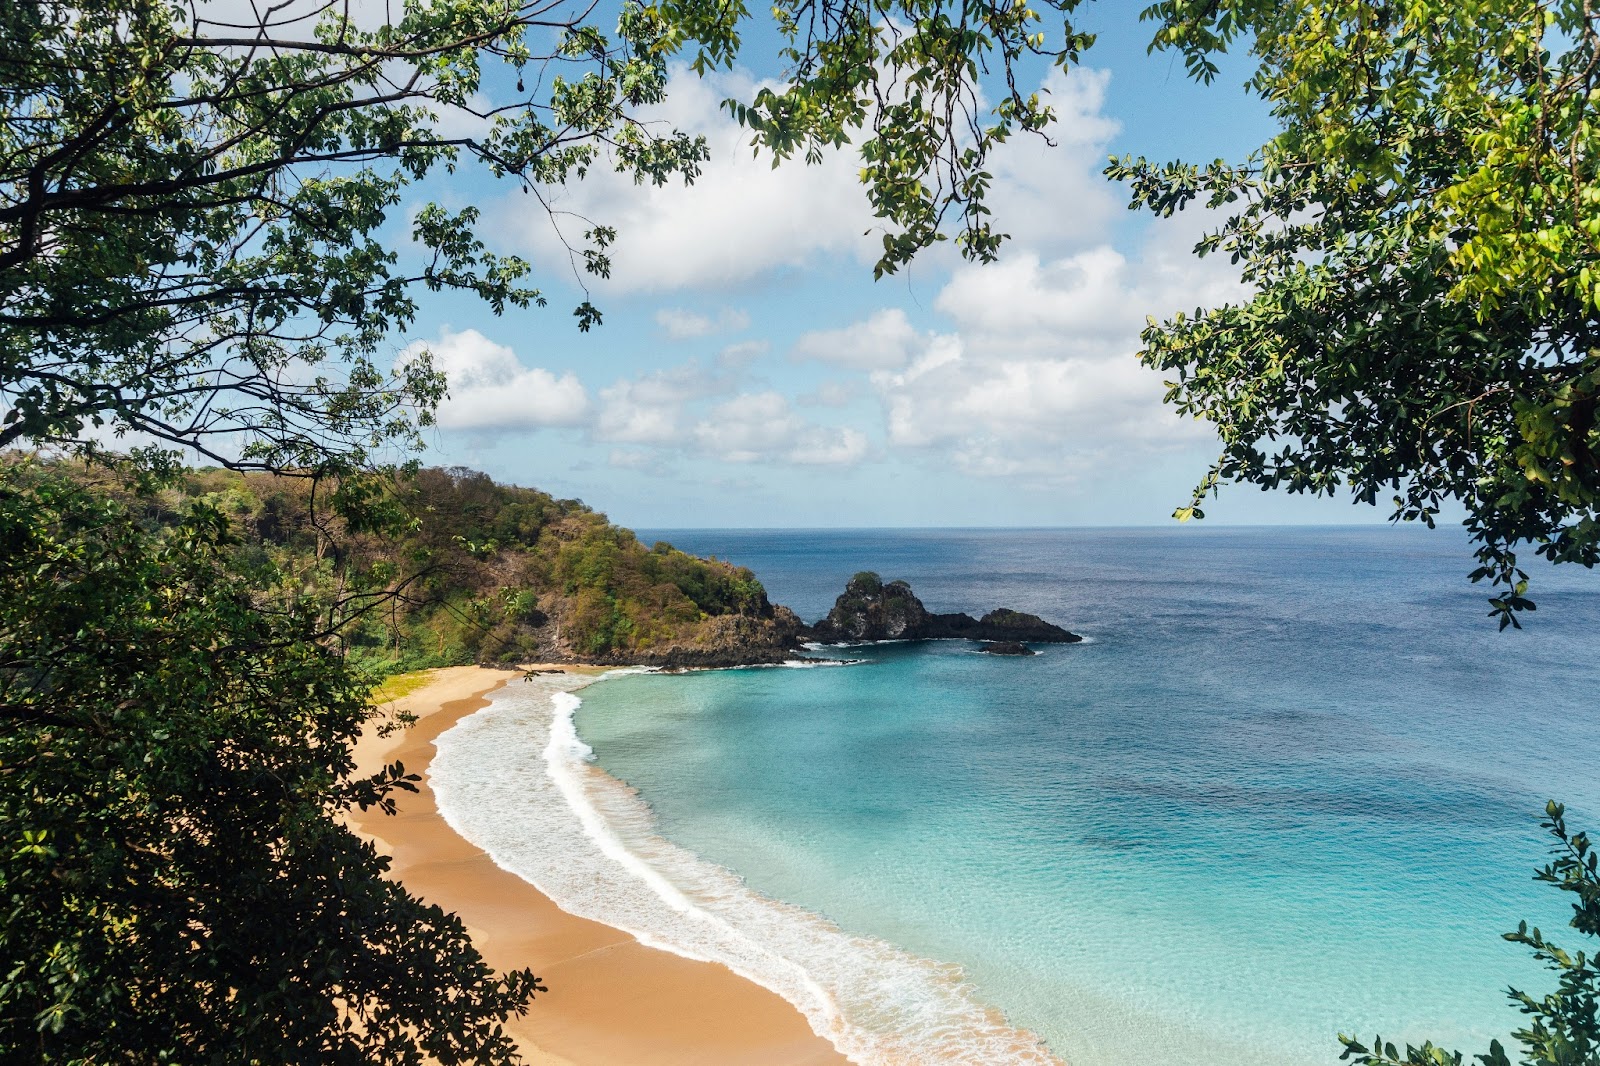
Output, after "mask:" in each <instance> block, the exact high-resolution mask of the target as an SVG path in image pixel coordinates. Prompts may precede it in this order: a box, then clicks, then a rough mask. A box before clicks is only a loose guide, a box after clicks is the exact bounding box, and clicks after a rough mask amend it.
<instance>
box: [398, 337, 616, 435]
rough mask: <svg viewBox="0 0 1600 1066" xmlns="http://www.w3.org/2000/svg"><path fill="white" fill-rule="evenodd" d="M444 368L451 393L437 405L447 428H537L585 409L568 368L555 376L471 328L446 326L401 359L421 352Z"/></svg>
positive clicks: (572, 421) (569, 419) (579, 417)
mask: <svg viewBox="0 0 1600 1066" xmlns="http://www.w3.org/2000/svg"><path fill="white" fill-rule="evenodd" d="M424 350H425V351H428V352H430V353H431V354H432V356H433V362H434V366H435V368H437V369H438V370H441V371H443V372H444V374H445V377H446V378H447V379H448V380H449V383H450V395H449V397H448V398H447V399H446V400H445V401H444V403H443V404H441V405H440V407H439V425H440V426H441V427H443V428H445V429H476V430H488V429H536V428H540V427H545V426H573V425H578V424H579V423H581V422H582V421H583V420H584V418H585V416H586V415H587V413H588V409H589V395H588V392H587V391H586V390H585V389H584V387H583V384H582V383H581V382H580V381H579V380H578V379H577V377H576V376H574V375H573V374H572V372H571V371H568V372H566V373H564V374H561V375H559V376H558V375H556V374H554V373H551V372H550V371H548V370H545V369H542V368H540V367H525V366H523V365H522V363H521V362H520V361H519V360H518V359H517V353H516V352H514V351H512V350H511V349H510V348H508V347H506V346H505V345H503V344H496V343H495V342H494V341H491V340H490V339H489V338H488V337H485V336H484V335H483V334H482V333H479V332H478V331H477V330H475V329H467V330H462V331H460V332H459V333H457V332H453V331H451V330H449V329H445V330H443V331H441V332H440V334H439V339H438V340H434V341H414V342H412V343H411V344H410V345H408V346H407V347H406V348H405V350H404V351H403V352H402V353H401V355H400V358H401V360H402V361H404V360H408V359H412V358H415V357H416V356H417V355H418V354H420V353H421V352H423V351H424Z"/></svg>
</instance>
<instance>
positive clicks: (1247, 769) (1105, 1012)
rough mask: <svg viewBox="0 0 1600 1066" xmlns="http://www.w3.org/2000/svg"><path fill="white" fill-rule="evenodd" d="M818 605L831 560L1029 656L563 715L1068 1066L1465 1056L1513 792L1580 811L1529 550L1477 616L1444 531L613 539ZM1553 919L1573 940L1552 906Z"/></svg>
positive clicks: (946, 654) (704, 833) (1473, 1043)
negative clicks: (1528, 581)
mask: <svg viewBox="0 0 1600 1066" xmlns="http://www.w3.org/2000/svg"><path fill="white" fill-rule="evenodd" d="M640 535H641V538H643V539H644V540H646V542H649V541H650V540H653V539H657V538H660V539H666V540H669V541H671V542H672V543H673V544H675V545H677V546H678V547H681V548H684V549H685V550H688V551H691V552H695V553H697V554H715V555H717V556H719V557H721V558H727V559H731V560H733V561H735V562H737V563H741V564H743V565H747V566H749V567H751V568H752V569H753V570H755V571H756V573H757V574H758V575H759V576H760V577H761V579H762V580H763V582H764V583H765V584H766V586H767V589H768V591H769V594H770V595H771V596H772V598H773V599H774V600H776V601H777V602H781V603H786V604H788V605H790V606H792V607H794V608H795V609H796V610H797V611H798V612H799V613H800V614H801V615H802V616H803V617H804V618H806V619H807V620H808V621H809V620H814V619H815V618H817V617H818V616H820V615H821V614H823V613H824V612H825V611H826V609H827V607H828V606H829V605H830V604H831V603H832V600H833V597H834V596H835V595H837V594H838V592H839V591H840V590H841V589H842V587H843V585H844V582H845V581H846V580H847V579H848V577H849V576H850V575H851V574H852V573H854V572H856V571H858V570H863V569H872V570H876V571H878V572H879V573H881V574H882V575H883V577H884V578H885V579H892V578H904V579H906V580H908V581H909V582H911V584H912V586H913V587H914V588H915V590H916V591H917V593H918V595H919V596H920V597H921V598H922V600H923V601H924V603H925V604H926V605H927V606H928V607H929V609H931V610H936V611H952V610H965V611H970V612H973V613H979V612H981V611H984V610H988V609H990V608H993V607H996V606H1007V607H1013V608H1017V609H1020V610H1025V611H1030V612H1034V613H1037V614H1040V615H1042V616H1044V617H1045V618H1047V619H1049V620H1051V621H1055V622H1058V623H1060V624H1062V625H1065V626H1066V627H1067V628H1069V629H1072V630H1074V631H1076V632H1079V633H1082V634H1084V635H1085V636H1086V637H1088V638H1089V642H1088V643H1085V644H1082V645H1075V646H1069V647H1043V646H1041V654H1040V655H1038V656H1037V657H1034V658H1030V659H1004V658H994V657H989V656H984V655H980V654H978V653H976V652H975V650H974V648H973V646H972V645H969V644H967V643H965V642H946V641H941V642H930V643H925V644H890V645H875V646H870V647H866V648H860V649H855V650H852V651H851V652H850V653H849V654H851V655H852V656H856V657H859V658H863V659H866V660H868V661H867V662H866V663H865V664H863V665H860V666H855V667H848V668H842V669H819V670H745V671H722V672H715V673H703V674H695V675H687V676H674V677H664V676H637V677H628V678H622V679H618V680H615V681H608V682H606V683H605V684H602V685H599V686H596V687H595V688H593V689H591V690H589V691H587V692H585V693H584V704H583V707H582V708H581V710H580V711H579V713H578V717H577V724H578V727H579V730H580V732H581V733H582V735H583V737H584V739H585V740H587V741H588V742H589V743H590V744H591V745H592V746H593V747H594V749H595V752H596V756H597V758H598V760H599V762H600V764H601V765H602V766H604V767H605V768H606V769H607V770H609V771H610V772H611V773H613V774H614V775H615V776H617V777H619V778H622V779H623V780H625V781H627V782H628V783H630V784H631V785H633V786H635V787H636V788H638V789H639V790H640V793H641V795H642V797H643V798H644V799H645V800H646V801H647V802H648V803H650V804H651V806H652V807H653V809H654V811H655V813H656V816H657V819H658V822H659V828H660V831H661V832H662V833H663V834H664V835H666V836H667V837H668V838H670V839H672V840H673V841H675V842H677V843H679V844H682V845H684V846H685V847H688V848H689V849H691V850H693V851H694V852H697V853H698V854H700V855H701V856H703V857H705V858H707V859H710V860H712V861H713V862H716V863H719V864H721V865H723V866H725V867H727V868H729V869H731V870H733V871H735V872H737V873H738V874H740V875H742V876H743V877H744V878H745V879H746V881H747V882H748V884H749V886H750V887H751V888H753V889H754V890H756V891H757V892H759V893H761V894H763V895H766V896H769V897H772V898H775V899H780V900H785V901H788V902H791V903H794V904H797V905H800V906H802V907H805V908H807V909H809V910H811V911H813V912H815V913H818V914H821V915H824V916H825V917H827V918H829V919H832V920H833V921H835V922H837V923H838V924H839V925H840V926H842V927H843V928H844V929H845V930H847V931H849V932H854V933H861V934H866V935H871V936H874V937H878V938H881V939H884V940H887V941H890V942H892V943H894V944H897V945H899V946H901V947H904V948H906V949H908V950H911V951H913V952H915V953H917V954H919V955H922V956H925V957H927V958H930V959H935V960H940V961H944V962H951V963H956V964H959V965H960V966H961V967H962V968H963V969H964V971H965V973H966V975H967V977H968V978H969V979H970V981H971V982H972V983H973V985H974V986H975V988H976V990H977V992H978V993H979V995H980V996H981V997H982V998H983V999H985V1000H987V1001H988V1002H990V1003H992V1004H994V1005H995V1006H997V1007H999V1008H1000V1009H1002V1010H1003V1011H1004V1012H1005V1013H1006V1015H1007V1016H1008V1018H1009V1019H1010V1020H1011V1021H1013V1022H1014V1023H1016V1024H1019V1025H1022V1026H1025V1027H1027V1028H1030V1029H1032V1030H1033V1031H1034V1032H1036V1033H1038V1034H1040V1035H1041V1036H1042V1037H1044V1038H1045V1039H1046V1040H1047V1041H1048V1043H1049V1044H1050V1046H1051V1047H1052V1048H1053V1049H1054V1050H1055V1051H1056V1052H1058V1053H1060V1054H1061V1055H1063V1056H1065V1057H1066V1058H1067V1059H1069V1060H1070V1061H1071V1062H1072V1063H1074V1064H1075V1066H1110V1064H1118V1066H1121V1064H1131V1063H1168V1062H1170V1063H1184V1064H1191V1063H1192V1064H1207V1066H1209V1064H1221V1063H1263V1064H1265V1063H1284V1064H1302V1063H1332V1062H1334V1061H1336V1060H1337V1058H1338V1050H1339V1049H1338V1045H1337V1041H1336V1039H1335V1034H1336V1033H1337V1032H1338V1031H1340V1030H1343V1031H1359V1032H1360V1033H1362V1034H1363V1035H1366V1036H1370V1035H1371V1034H1372V1032H1373V1031H1374V1030H1378V1031H1381V1032H1382V1033H1383V1035H1384V1036H1385V1037H1386V1038H1393V1039H1400V1038H1421V1037H1423V1036H1432V1037H1435V1038H1436V1039H1443V1040H1445V1041H1448V1042H1451V1043H1453V1044H1460V1045H1466V1046H1463V1048H1462V1049H1463V1050H1467V1051H1478V1050H1482V1047H1483V1045H1484V1044H1486V1043H1487V1040H1488V1039H1489V1037H1491V1036H1497V1035H1498V1036H1502V1037H1503V1036H1504V1035H1505V1034H1506V1033H1508V1032H1509V1031H1510V1030H1511V1029H1512V1028H1514V1027H1515V1026H1516V1024H1517V1023H1518V1015H1517V1014H1516V1013H1515V1011H1514V1010H1513V1009H1512V1008H1511V1007H1509V1006H1508V1005H1507V1004H1506V1002H1505V999H1504V994H1503V988H1504V987H1505V985H1506V984H1507V983H1508V982H1515V983H1518V984H1520V985H1523V986H1526V987H1531V988H1534V989H1538V988H1542V987H1544V986H1545V985H1546V984H1548V983H1549V982H1548V981H1546V980H1545V978H1544V976H1543V975H1542V973H1541V972H1540V971H1539V970H1538V969H1537V968H1536V967H1535V966H1533V965H1532V964H1531V963H1530V962H1529V961H1528V960H1527V958H1526V957H1525V954H1524V953H1523V952H1522V951H1521V950H1520V949H1518V948H1516V947H1514V946H1512V945H1509V944H1506V943H1504V942H1503V941H1502V940H1501V939H1500V937H1499V934H1500V933H1502V932H1504V931H1505V930H1507V929H1510V928H1514V927H1515V924H1516V922H1517V920H1518V919H1521V918H1527V919H1530V920H1534V921H1537V922H1538V923H1539V924H1541V925H1543V926H1544V927H1545V928H1546V930H1547V931H1549V930H1550V929H1551V928H1556V927H1561V926H1562V925H1563V924H1564V920H1565V917H1564V916H1565V915H1566V913H1567V911H1566V909H1565V904H1564V901H1563V900H1562V899H1561V898H1560V896H1559V894H1558V893H1557V892H1555V891H1554V890H1553V889H1550V888H1548V887H1545V886H1539V885H1536V884H1535V883H1533V882H1532V880H1531V873H1532V870H1533V868H1534V867H1535V866H1537V865H1538V864H1540V863H1541V862H1542V861H1543V860H1544V857H1545V853H1546V844H1547V841H1546V839H1545V837H1544V836H1543V835H1542V832H1541V830H1540V829H1539V825H1538V822H1539V818H1540V815H1541V813H1542V808H1543V804H1544V801H1545V799H1546V798H1547V797H1551V796H1555V797H1558V798H1561V799H1564V800H1565V801H1566V802H1567V804H1568V806H1569V809H1570V810H1571V811H1572V814H1573V820H1574V821H1575V822H1578V823H1582V824H1586V825H1590V826H1596V827H1600V773H1597V766H1596V753H1597V752H1600V715H1597V714H1596V710H1595V705H1596V701H1595V699H1594V687H1595V680H1596V676H1597V669H1596V655H1595V653H1596V650H1597V649H1600V576H1597V575H1594V574H1591V573H1588V572H1584V571H1577V570H1570V569H1569V570H1563V569H1560V568H1547V567H1536V568H1534V577H1535V585H1534V588H1533V595H1534V596H1535V598H1536V599H1537V600H1538V602H1539V607H1540V609H1539V611H1538V612H1537V614H1535V615H1533V616H1531V617H1530V618H1529V619H1528V622H1527V624H1528V628H1527V629H1526V630H1524V631H1521V632H1516V631H1510V632H1506V633H1499V632H1497V631H1496V629H1495V626H1494V624H1493V622H1492V621H1491V620H1490V619H1489V618H1488V617H1487V614H1486V612H1487V608H1486V605H1485V602H1484V598H1485V595H1486V590H1485V589H1484V588H1482V587H1478V586H1473V585H1470V584H1469V583H1468V582H1467V581H1466V579H1465V574H1466V573H1467V572H1468V571H1469V570H1470V569H1471V567H1472V565H1473V564H1472V560H1471V556H1470V551H1469V550H1468V547H1467V544H1466V541H1465V539H1464V538H1463V537H1462V536H1460V535H1459V534H1458V533H1455V532H1454V531H1438V532H1429V531H1425V530H1415V529H1394V528H1389V527H1380V528H1372V527H1366V528H1326V529H1305V528H1289V529H1283V528H1273V529H1210V530H1207V529H1199V530H1190V529H1136V530H984V531H923V530H917V531H905V530H893V531H816V530H800V531H725V530H705V531H666V532H663V531H641V533H640ZM1561 931H1562V932H1563V933H1565V934H1566V935H1565V939H1566V940H1569V941H1570V940H1574V938H1575V934H1574V933H1572V931H1571V930H1565V929H1563V930H1561Z"/></svg>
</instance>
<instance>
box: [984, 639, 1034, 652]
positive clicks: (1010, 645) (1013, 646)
mask: <svg viewBox="0 0 1600 1066" xmlns="http://www.w3.org/2000/svg"><path fill="white" fill-rule="evenodd" d="M978 650H979V651H982V652H988V653H989V654H990V655H1038V654H1039V653H1038V652H1036V651H1034V650H1033V649H1032V648H1030V647H1028V646H1027V645H1026V644H1021V643H1018V642H1017V641H1014V640H997V641H995V642H994V643H992V644H985V645H984V646H983V647H981V648H979V649H978Z"/></svg>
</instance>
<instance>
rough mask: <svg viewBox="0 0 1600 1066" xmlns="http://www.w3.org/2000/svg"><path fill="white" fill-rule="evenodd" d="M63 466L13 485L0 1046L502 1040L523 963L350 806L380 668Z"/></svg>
mask: <svg viewBox="0 0 1600 1066" xmlns="http://www.w3.org/2000/svg"><path fill="white" fill-rule="evenodd" d="M230 550H231V537H230V534H229V524H228V521H227V519H226V517H225V516H224V515H223V514H222V513H221V512H220V511H218V510H217V509H215V508H213V507H209V506H206V505H204V504H198V503H197V504H196V505H195V506H192V507H190V508H189V509H188V511H187V512H186V514H185V516H184V517H183V520H182V521H181V522H179V523H177V524H175V525H172V526H168V527H166V528H165V529H164V530H157V531H152V530H151V529H150V528H148V527H147V526H146V525H144V524H143V523H141V521H140V520H139V516H138V514H137V513H136V512H135V511H132V510H130V509H129V508H128V507H127V506H125V505H124V504H122V503H120V502H118V501H117V500H115V499H113V498H111V497H110V496H108V495H107V494H105V493H102V492H95V491H90V490H89V489H86V488H85V487H84V486H82V485H81V484H78V483H75V482H73V481H71V480H69V479H65V478H62V477H60V476H58V475H57V474H56V473H55V472H52V471H49V470H47V469H40V468H39V467H37V466H32V465H29V464H13V465H10V466H8V467H7V468H6V470H5V472H4V478H3V480H0V588H4V589H5V595H4V596H0V826H4V832H3V833H0V1059H4V1060H5V1061H8V1062H23V1061H30V1062H110V1061H139V1062H165V1061H171V1062H210V1061H219V1062H220V1061H252V1062H325V1063H350V1064H356V1063H369V1062H378V1061H382V1062H405V1063H420V1062H422V1061H424V1060H425V1059H426V1061H433V1062H440V1063H467V1062H472V1063H503V1062H513V1061H516V1055H515V1049H514V1048H513V1046H512V1044H511V1041H510V1039H509V1037H508V1036H507V1035H506V1034H505V1032H504V1030H503V1028H502V1023H503V1022H504V1020H505V1019H506V1018H507V1017H509V1016H511V1015H513V1014H517V1013H521V1012H522V1011H524V1010H525V1009H526V1008H527V1005H528V1002H529V1000H530V999H531V998H532V996H533V994H534V993H535V992H536V991H539V990H541V988H542V986H541V985H539V983H538V981H537V979H535V978H534V977H533V976H532V975H531V974H528V973H526V972H516V973H511V974H507V975H504V976H497V975H495V974H494V973H493V972H492V971H491V970H490V969H489V968H488V967H487V966H486V965H485V964H484V962H483V960H482V958H481V957H480V956H479V955H478V953H477V951H476V949H474V948H473V946H472V944H471V942H470V940H469V939H468V937H467V933H466V930H465V929H464V927H463V926H462V924H461V922H460V921H459V920H458V919H457V918H455V917H454V916H451V915H447V914H445V913H444V912H443V911H441V910H440V909H439V908H438V907H435V906H430V905H426V904H424V903H422V902H421V901H420V900H418V899H417V898H416V897H414V896H412V895H411V894H410V893H409V892H408V891H407V890H406V889H405V888H404V886H402V885H400V884H399V883H397V882H395V881H393V880H390V879H388V878H386V877H385V876H384V874H385V871H386V870H387V868H388V865H389V860H387V859H385V858H382V857H380V856H379V855H378V854H377V852H376V851H375V850H374V849H373V847H372V845H370V844H368V843H366V842H364V841H362V840H360V839H359V838H357V837H356V836H354V835H353V834H352V833H351V832H350V831H349V830H348V829H346V828H345V826H344V825H343V824H342V823H341V821H340V820H339V816H340V815H341V813H342V812H345V811H349V810H351V809H353V808H356V807H361V808H366V807H370V806H374V805H376V806H378V807H380V808H383V809H390V808H391V806H392V802H393V794H394V793H395V790H397V789H398V790H408V789H413V788H414V785H413V782H414V781H415V777H414V776H412V775H407V774H406V773H405V770H404V768H403V767H401V766H400V765H399V764H394V765H391V766H389V767H387V768H385V769H384V770H383V771H381V772H380V773H378V774H376V775H374V776H372V777H366V778H362V777H357V776H355V770H354V764H353V763H352V760H351V755H350V745H351V742H352V741H353V740H354V738H355V737H356V735H357V733H358V731H359V730H360V729H361V727H362V725H363V723H366V722H369V721H372V720H373V719H374V717H375V715H376V713H377V712H375V711H374V710H373V709H372V707H371V703H370V700H369V697H368V683H367V679H366V678H364V677H362V676H360V675H359V674H358V673H357V672H355V671H353V670H352V669H351V668H350V667H349V666H348V665H347V663H346V662H345V660H343V659H341V658H339V657H337V656H336V655H334V654H333V653H332V652H331V651H330V650H329V649H327V648H326V647H324V646H323V645H321V644H319V643H318V642H317V641H315V640H313V639H312V636H313V634H314V633H315V632H316V631H317V629H318V628H319V626H320V624H321V622H320V615H319V612H318V611H317V610H316V609H315V605H314V604H313V603H311V602H310V601H307V600H305V599H303V598H302V599H299V600H291V601H287V602H284V601H282V599H281V598H280V597H278V596H276V595H267V594H264V593H263V592H262V591H261V590H260V589H258V588H256V587H254V586H252V585H251V584H250V583H249V582H248V581H246V580H244V579H243V578H242V577H240V576H239V574H237V573H236V572H234V571H232V570H230V569H229V567H228V566H227V558H228V553H229V551H230Z"/></svg>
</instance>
